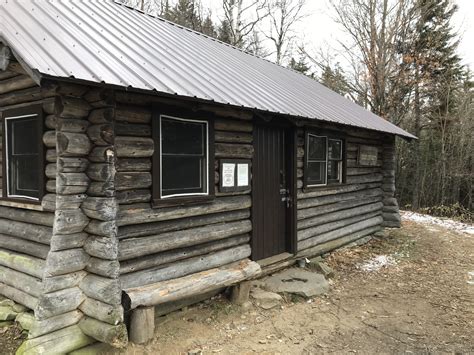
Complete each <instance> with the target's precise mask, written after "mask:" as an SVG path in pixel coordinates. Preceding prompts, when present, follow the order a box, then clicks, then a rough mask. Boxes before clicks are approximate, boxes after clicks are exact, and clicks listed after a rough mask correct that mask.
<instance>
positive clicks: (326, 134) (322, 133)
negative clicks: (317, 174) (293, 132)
mask: <svg viewBox="0 0 474 355" xmlns="http://www.w3.org/2000/svg"><path fill="white" fill-rule="evenodd" d="M310 136H315V137H319V138H326V169H325V170H326V174H325V183H324V184H308V178H309V177H308V163H310V159H309V137H310ZM329 140H337V141H340V142H341V145H342V147H341V160H332V161H337V162H340V163H339V164H340V166H341V171H340V173H339V175H340V177H339V181H338V182H335V181H329V178H328V168H329V161H330V159H329ZM303 147H304V162H303V190H311V189H318V188H324V187H327V186H339V185H343V184H345V183H346V172H347V160H346V137H345V134H343V133H341V132H334V131H328V130H315V129H306V130H305V134H304V146H303Z"/></svg>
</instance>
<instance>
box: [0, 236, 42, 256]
mask: <svg viewBox="0 0 474 355" xmlns="http://www.w3.org/2000/svg"><path fill="white" fill-rule="evenodd" d="M0 248H3V249H8V250H13V251H16V252H19V253H22V254H27V255H31V256H34V257H36V258H40V259H46V256H47V255H48V252H49V246H47V245H44V244H39V243H35V242H32V241H29V240H26V239H20V238H15V237H11V236H8V235H5V234H0Z"/></svg>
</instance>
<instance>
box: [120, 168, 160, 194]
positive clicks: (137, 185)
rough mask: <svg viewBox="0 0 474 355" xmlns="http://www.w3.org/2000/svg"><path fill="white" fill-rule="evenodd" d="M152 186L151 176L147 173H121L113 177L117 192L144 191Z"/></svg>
mask: <svg viewBox="0 0 474 355" xmlns="http://www.w3.org/2000/svg"><path fill="white" fill-rule="evenodd" d="M151 184H152V178H151V174H150V173H148V172H121V173H117V174H116V175H115V188H116V190H117V191H124V190H132V189H146V188H148V187H150V186H151Z"/></svg>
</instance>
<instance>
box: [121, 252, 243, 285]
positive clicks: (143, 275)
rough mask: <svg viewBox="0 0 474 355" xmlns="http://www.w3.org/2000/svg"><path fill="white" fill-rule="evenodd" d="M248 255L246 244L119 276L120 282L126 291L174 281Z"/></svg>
mask: <svg viewBox="0 0 474 355" xmlns="http://www.w3.org/2000/svg"><path fill="white" fill-rule="evenodd" d="M250 254H251V249H250V246H249V245H247V244H246V245H241V246H238V247H235V248H231V249H225V250H221V251H217V252H215V253H211V254H207V255H203V256H198V257H194V258H189V259H186V260H183V261H181V262H179V263H172V264H170V265H168V266H164V267H158V268H151V269H147V270H142V271H137V272H133V273H130V274H125V275H122V276H120V281H121V283H122V287H123V289H124V290H128V289H130V288H134V287H139V286H144V285H148V284H152V283H156V282H162V281H166V280H171V279H176V278H179V277H183V276H186V275H189V274H193V273H196V272H201V271H204V270H209V269H212V268H215V267H221V266H224V265H228V264H231V263H234V262H236V261H240V260H243V259H246V258H248V257H249V256H250Z"/></svg>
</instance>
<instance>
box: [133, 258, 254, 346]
mask: <svg viewBox="0 0 474 355" xmlns="http://www.w3.org/2000/svg"><path fill="white" fill-rule="evenodd" d="M260 272H261V269H260V266H259V265H258V264H257V263H256V262H254V261H250V260H248V259H246V260H242V261H239V262H237V263H233V264H230V265H226V266H223V267H219V268H214V269H210V270H206V271H202V272H199V273H195V274H191V275H188V276H184V277H180V278H177V279H173V280H168V281H163V282H158V283H154V284H150V285H145V286H141V287H135V288H129V289H127V290H124V292H125V294H126V295H127V298H128V299H129V302H130V305H129V310H130V311H131V318H130V332H129V339H130V341H131V342H133V343H137V344H143V343H146V342H147V341H149V340H151V339H152V338H153V334H154V332H155V307H156V306H160V305H164V304H167V303H170V302H176V301H179V300H182V299H184V298H189V297H190V296H193V295H201V294H205V293H209V292H212V291H214V290H218V289H222V288H225V287H229V286H234V287H233V290H232V296H231V299H232V300H233V301H234V302H236V303H242V302H245V301H246V300H247V299H248V292H249V288H250V284H249V283H248V282H245V281H246V280H248V279H250V278H254V277H255V276H257V275H259V274H260Z"/></svg>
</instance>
